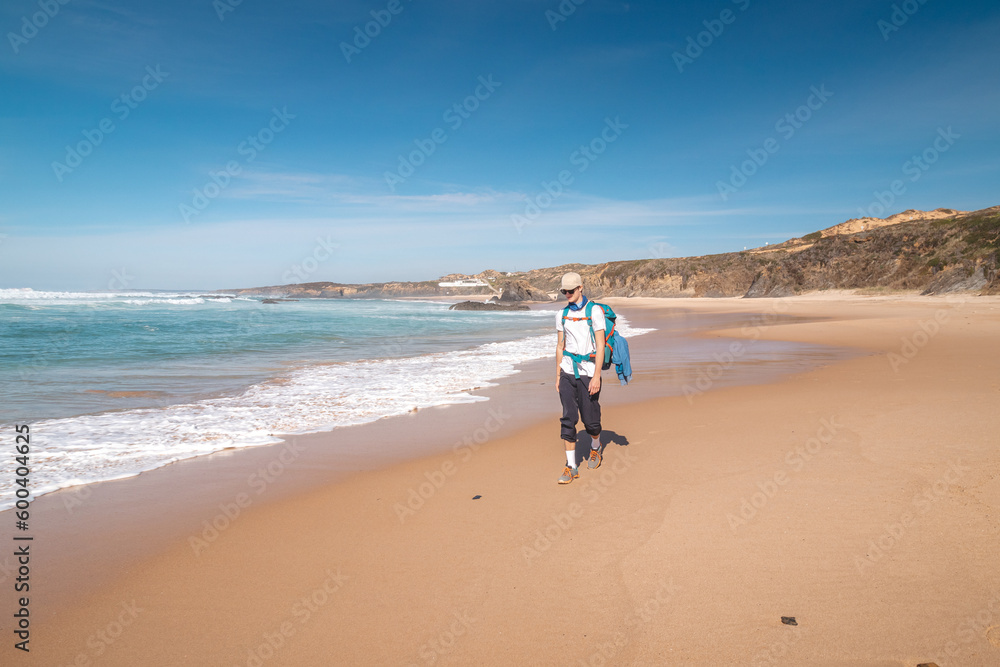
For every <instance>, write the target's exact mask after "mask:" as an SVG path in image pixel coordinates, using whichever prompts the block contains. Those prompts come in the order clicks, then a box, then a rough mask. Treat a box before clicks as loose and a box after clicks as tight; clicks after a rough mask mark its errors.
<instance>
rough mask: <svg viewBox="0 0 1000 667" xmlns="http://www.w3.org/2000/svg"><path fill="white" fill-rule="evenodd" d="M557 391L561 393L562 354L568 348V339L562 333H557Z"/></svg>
mask: <svg viewBox="0 0 1000 667" xmlns="http://www.w3.org/2000/svg"><path fill="white" fill-rule="evenodd" d="M556 333H557V334H558V335H557V336H556V391H559V377H560V372H561V366H562V356H563V355H562V353H563V349H564V348H565V347H566V337H565V334H564V333H563V332H562V331H557V332H556Z"/></svg>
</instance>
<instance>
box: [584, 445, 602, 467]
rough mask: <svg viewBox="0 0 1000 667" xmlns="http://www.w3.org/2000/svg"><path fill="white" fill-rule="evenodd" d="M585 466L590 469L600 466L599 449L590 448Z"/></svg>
mask: <svg viewBox="0 0 1000 667" xmlns="http://www.w3.org/2000/svg"><path fill="white" fill-rule="evenodd" d="M587 467H588V468H590V469H591V470H596V469H598V468H600V467H601V450H600V449H591V450H590V460H589V461H587Z"/></svg>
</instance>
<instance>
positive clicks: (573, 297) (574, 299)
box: [564, 287, 583, 304]
mask: <svg viewBox="0 0 1000 667" xmlns="http://www.w3.org/2000/svg"><path fill="white" fill-rule="evenodd" d="M564 294H566V300H567V301H569V302H570V303H574V304H575V303H579V302H580V299H582V298H583V288H582V287H576V288H574V289H573V291H572V292H564Z"/></svg>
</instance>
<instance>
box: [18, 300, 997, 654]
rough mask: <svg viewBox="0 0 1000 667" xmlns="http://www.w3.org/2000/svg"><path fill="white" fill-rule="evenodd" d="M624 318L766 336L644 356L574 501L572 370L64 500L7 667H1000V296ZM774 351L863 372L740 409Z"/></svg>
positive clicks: (657, 336) (782, 390)
mask: <svg viewBox="0 0 1000 667" xmlns="http://www.w3.org/2000/svg"><path fill="white" fill-rule="evenodd" d="M610 302H611V303H612V304H613V305H614V307H615V308H616V310H618V311H619V312H621V313H623V314H625V315H626V316H628V317H629V319H630V320H632V321H633V322H634V323H635V324H636V325H638V326H647V325H648V326H653V327H658V328H659V327H662V325H663V324H664V323H666V322H668V321H670V320H671V319H672V318H677V317H678V316H679V314H682V313H699V314H717V315H720V316H722V315H732V314H735V315H738V316H739V317H738V318H736V319H735V320H733V321H737V322H739V323H740V324H739V325H738V326H732V325H730V326H729V327H726V328H716V329H714V330H711V331H706V332H703V333H702V334H701V335H702V336H704V337H710V338H721V339H725V340H726V341H727V342H728V348H727V350H728V352H727V354H728V356H727V354H723V355H720V356H719V357H717V358H716V361H715V362H713V363H711V364H705V365H704V366H703V368H701V369H699V371H698V372H697V373H696V374H694V375H693V376H688V377H685V378H681V379H677V378H673V380H672V381H673V382H674V384H675V386H681V387H682V388H683V390H682V391H681V392H680V395H673V396H669V395H663V392H662V391H661V390H660V389H661V387H662V385H663V383H665V382H667V381H668V380H670V378H669V368H670V353H671V348H670V336H669V335H665V334H664V333H663V332H658V333H654V334H649V335H648V336H644V337H639V338H637V339H636V340H635V342H634V351H633V356H634V358H635V359H636V363H635V370H636V381H635V382H634V383H633V384H632V385H631V386H629V387H627V388H621V387H617V386H607V387H606V390H605V391H606V395H607V397H608V400H607V401H606V407H605V411H604V419H603V422H604V428H605V434H604V441H605V442H606V443H607V444H606V451H605V457H604V463H603V465H602V467H601V468H600V469H598V470H596V471H590V470H586V469H585V467H583V468H581V476H580V478H579V479H578V480H576V481H575V482H574V483H572V484H570V485H568V486H559V485H557V484H556V482H555V480H556V478H557V477H558V475H559V473H560V471H561V466H562V463H561V456H562V455H561V453H560V450H561V445H560V443H559V441H558V436H557V432H558V429H557V417H558V414H557V411H558V402H557V399H556V397H555V391H554V389H553V386H552V384H551V379H550V377H549V376H550V375H551V363H550V362H548V361H545V362H539V363H537V364H529V365H528V366H529V367H527V368H525V369H524V372H523V373H522V374H520V375H519V376H517V377H516V378H515V379H514V380H513V381H512V382H510V383H507V384H505V385H503V386H501V387H498V388H495V389H493V390H491V392H492V393H489V394H488V395H489V396H490V398H491V400H490V401H488V402H484V403H480V404H476V406H475V408H470V409H466V410H463V411H457V410H456V411H452V412H448V411H447V410H428V411H421V412H420V413H419V414H416V415H413V416H412V417H407V418H399V419H396V418H394V419H387V420H383V421H382V422H379V423H376V424H372V425H368V426H365V427H359V428H357V429H353V430H352V429H341V430H338V431H337V432H335V433H325V434H315V435H310V436H300V437H298V438H296V439H294V440H290V441H289V442H287V443H285V444H283V445H274V446H268V447H261V448H256V449H254V450H246V451H240V452H234V453H229V452H226V453H223V454H220V455H215V456H212V457H204V458H203V459H198V460H193V461H189V462H182V463H180V464H175V465H171V466H168V467H166V468H162V469H159V470H156V471H153V472H151V473H147V474H143V475H141V476H139V477H137V478H133V479H130V480H122V481H119V482H110V483H104V484H98V485H92V486H91V487H83V489H82V490H81V489H79V488H78V489H68V490H64V491H61V492H58V493H53V494H49V495H47V496H44V497H42V498H41V499H39V500H38V501H37V502H36V503H34V510H33V511H34V516H35V517H36V522H37V525H38V528H37V537H36V539H35V541H34V542H33V544H32V547H31V548H32V550H33V558H34V560H33V568H32V577H33V578H34V579H33V581H32V601H31V613H32V617H31V618H32V624H31V644H30V646H31V652H30V654H25V653H23V652H21V651H17V650H15V649H14V648H13V646H12V644H13V643H14V640H12V639H11V634H10V633H9V632H8V633H7V640H6V645H5V646H4V647H3V648H2V649H0V662H2V663H3V664H24V665H28V664H32V665H59V666H63V665H81V666H85V665H130V666H131V665H181V664H183V665H246V666H248V667H250V666H255V665H257V666H259V665H333V664H338V665H340V664H342V665H367V664H372V665H389V664H395V665H437V664H447V665H471V664H483V665H511V664H518V665H593V666H597V665H610V664H621V665H665V664H669V665H683V664H691V665H729V664H749V665H764V664H777V665H885V666H890V665H891V666H894V667H916V665H918V664H922V663H936V664H937V665H939V666H940V667H945V666H946V665H997V664H1000V570H998V569H997V554H998V553H1000V453H998V450H997V445H998V443H1000V439H998V435H997V434H998V433H1000V414H998V412H997V409H996V408H997V405H998V403H1000V358H998V356H997V354H996V350H997V341H998V340H1000V297H972V296H951V297H947V298H946V297H918V296H912V295H884V296H860V295H850V294H843V293H818V294H814V295H805V296H799V297H791V298H786V299H753V300H751V299H683V300H680V299H678V300H662V299H616V300H610ZM723 319H724V318H723ZM720 321H723V320H720ZM764 340H772V341H792V342H797V343H809V344H815V345H825V346H830V347H831V348H834V349H837V350H841V351H845V352H844V353H843V354H840V355H839V356H838V358H837V360H835V361H831V362H829V363H827V362H824V363H823V364H822V365H820V366H819V367H815V368H812V369H811V370H807V371H806V372H801V373H796V374H791V375H783V376H781V377H777V378H772V379H771V381H769V382H767V383H765V384H751V385H746V384H738V383H737V384H736V385H735V386H733V383H732V382H730V380H731V379H732V378H731V377H730V376H731V374H732V373H733V372H735V371H734V369H735V367H736V366H737V365H738V362H739V360H740V359H741V358H742V357H743V356H744V355H746V354H747V353H748V351H750V350H752V349H753V346H754V345H756V344H757V343H758V342H759V341H764ZM654 361H655V362H656V363H654ZM654 367H655V368H656V369H657V370H656V372H649V373H647V374H646V375H645V376H644V375H643V374H644V372H645V371H647V369H649V368H654ZM605 379H606V381H607V383H608V384H614V385H617V382H615V381H614V378H613V372H608V374H606V375H605ZM675 393H676V392H675ZM452 415H459V416H457V417H455V418H452ZM372 452H375V454H373V453H372ZM417 453H419V457H417V456H418V454H417ZM415 457H416V458H415ZM0 516H2V517H4V521H3V525H2V527H0V534H2V536H3V538H4V539H6V540H7V544H11V542H10V532H11V524H12V523H13V519H12V518H10V517H11V513H10V512H4V513H2V514H0ZM12 560H13V559H8V561H6V562H5V561H3V560H2V558H0V566H2V567H3V572H2V575H3V577H4V578H5V579H6V583H5V587H8V586H9V585H10V582H11V581H12V579H13V576H14V575H13V574H11V570H10V569H9V565H8V563H9V562H10V561H12ZM8 590H9V589H8ZM35 591H37V595H36V594H35ZM0 604H2V611H3V612H4V617H5V618H7V619H10V618H11V615H12V614H13V613H14V610H15V608H14V599H13V593H8V594H7V595H5V596H3V598H2V600H0ZM782 617H794V619H795V623H796V624H794V625H789V624H786V623H783V622H782Z"/></svg>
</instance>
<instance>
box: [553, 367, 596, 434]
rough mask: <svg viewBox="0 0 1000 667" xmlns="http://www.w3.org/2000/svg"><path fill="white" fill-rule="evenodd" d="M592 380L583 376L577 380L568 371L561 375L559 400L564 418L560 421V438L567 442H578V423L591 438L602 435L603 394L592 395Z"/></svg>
mask: <svg viewBox="0 0 1000 667" xmlns="http://www.w3.org/2000/svg"><path fill="white" fill-rule="evenodd" d="M589 387H590V378H589V377H587V376H585V375H581V376H580V379H576V378H575V377H573V376H572V375H570V374H569V373H567V372H566V371H562V372H561V373H560V374H559V400H560V401H561V402H562V409H563V412H562V418H561V419H560V420H559V424H560V425H561V428H560V436H561V437H562V439H563V440H566V441H567V442H576V422H577V421H578V420H580V421H582V422H583V427H584V428H585V429H586V430H587V433H589V434H590V435H591V437H595V438H596V437H597V436H599V435H600V434H601V403H600V400H599V399H600V398H601V392H597V393H596V394H594V395H593V396H591V395H590V389H589Z"/></svg>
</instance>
